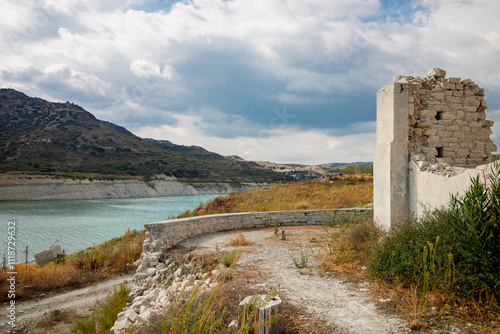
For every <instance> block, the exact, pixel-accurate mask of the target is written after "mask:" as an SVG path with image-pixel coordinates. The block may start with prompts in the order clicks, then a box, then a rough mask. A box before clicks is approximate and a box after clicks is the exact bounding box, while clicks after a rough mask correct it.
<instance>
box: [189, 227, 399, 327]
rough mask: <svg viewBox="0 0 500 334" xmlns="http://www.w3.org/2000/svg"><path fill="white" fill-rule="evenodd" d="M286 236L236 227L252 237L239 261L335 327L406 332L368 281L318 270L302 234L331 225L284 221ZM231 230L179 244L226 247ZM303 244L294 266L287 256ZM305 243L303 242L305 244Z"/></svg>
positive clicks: (319, 232) (322, 232)
mask: <svg viewBox="0 0 500 334" xmlns="http://www.w3.org/2000/svg"><path fill="white" fill-rule="evenodd" d="M285 229H286V230H287V234H288V235H289V237H288V238H287V239H288V240H287V241H278V240H273V238H270V237H272V235H273V230H272V229H261V230H251V231H242V233H243V234H244V236H245V238H246V239H247V240H250V241H252V242H254V243H255V244H254V245H253V246H245V247H242V248H243V255H242V257H241V259H240V261H239V265H238V266H237V268H239V267H242V268H244V267H251V268H252V269H255V268H256V267H258V269H259V270H262V271H264V272H266V273H267V274H268V276H267V277H268V278H267V280H266V281H265V282H264V283H261V284H259V285H260V286H265V287H266V288H269V289H277V288H278V287H279V288H280V289H281V292H282V293H284V294H286V296H287V298H288V300H289V301H290V302H292V303H294V304H297V305H303V306H305V307H306V309H307V310H308V311H309V312H311V313H313V314H315V315H316V316H317V317H318V318H320V319H324V320H326V321H327V322H328V324H330V325H331V326H332V328H335V331H336V332H340V333H356V334H358V333H359V334H371V333H374V334H375V333H376V334H381V333H404V332H409V329H408V328H407V325H408V323H407V322H406V321H404V320H402V319H399V318H398V317H396V316H389V315H387V314H384V313H383V312H382V311H381V310H379V309H378V308H377V307H376V306H375V304H374V303H373V301H371V299H372V297H371V296H370V295H369V293H368V291H369V283H368V282H358V283H350V282H347V281H346V280H345V279H342V278H340V277H332V276H331V275H323V276H320V275H319V274H318V273H317V270H315V268H317V265H316V263H315V262H314V259H313V258H312V256H311V255H312V253H313V252H315V251H317V250H318V248H317V245H314V244H311V243H310V242H309V243H308V240H316V239H315V238H320V237H325V236H326V235H328V234H331V233H332V230H331V229H328V230H327V229H325V228H321V227H286V228H285ZM235 235H236V233H234V232H233V233H217V234H211V235H205V236H202V237H200V238H197V239H192V240H188V241H186V242H184V243H183V246H185V247H198V248H206V249H210V250H214V249H215V248H218V249H229V248H232V247H227V246H224V245H226V244H227V243H228V242H229V240H230V239H231V237H233V236H235ZM299 241H300V242H301V244H302V245H304V249H305V251H306V252H307V253H308V254H309V255H308V259H309V263H308V269H306V270H304V269H302V270H299V269H297V268H296V267H295V266H294V264H293V261H292V259H291V258H292V256H294V257H295V258H298V256H299V255H300V254H299V250H298V243H299ZM306 245H307V246H306Z"/></svg>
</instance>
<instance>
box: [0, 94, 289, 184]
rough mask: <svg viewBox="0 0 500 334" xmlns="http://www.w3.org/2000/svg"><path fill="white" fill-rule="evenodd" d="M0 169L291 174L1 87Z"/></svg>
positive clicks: (199, 175) (226, 176) (271, 178)
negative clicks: (150, 136) (145, 134)
mask: <svg viewBox="0 0 500 334" xmlns="http://www.w3.org/2000/svg"><path fill="white" fill-rule="evenodd" d="M0 129H1V132H0V172H14V171H15V172H40V173H99V174H109V175H124V176H143V177H146V178H147V177H152V176H153V175H155V174H165V175H169V176H174V177H176V178H178V179H181V180H199V181H220V182H276V181H288V180H291V178H290V177H287V176H286V175H283V174H280V173H276V172H273V171H272V170H268V169H265V168H262V167H260V166H259V165H258V164H255V163H253V162H250V161H237V160H232V159H228V158H226V157H224V156H222V155H219V154H217V153H213V152H210V151H207V150H206V149H204V148H202V147H199V146H183V145H176V144H173V143H172V142H170V141H168V140H154V139H145V138H140V137H138V136H136V135H134V134H133V133H132V132H130V131H129V130H127V129H126V128H124V127H122V126H120V125H116V124H114V123H111V122H108V121H102V120H98V119H97V118H96V117H95V116H94V115H93V114H91V113H90V112H88V111H86V110H85V109H83V108H82V107H80V106H78V105H76V104H73V103H70V102H66V103H58V102H49V101H45V100H43V99H41V98H36V97H29V96H27V95H26V94H24V93H22V92H19V91H16V90H14V89H5V88H2V89H0Z"/></svg>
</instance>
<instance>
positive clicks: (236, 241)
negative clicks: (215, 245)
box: [227, 233, 253, 247]
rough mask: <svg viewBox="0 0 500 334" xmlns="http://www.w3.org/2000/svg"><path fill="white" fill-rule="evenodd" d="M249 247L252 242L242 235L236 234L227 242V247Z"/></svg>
mask: <svg viewBox="0 0 500 334" xmlns="http://www.w3.org/2000/svg"><path fill="white" fill-rule="evenodd" d="M251 245H253V242H251V241H249V240H247V238H245V236H244V235H243V233H238V234H237V235H235V236H234V237H232V238H231V240H229V242H228V243H227V246H233V247H237V246H251Z"/></svg>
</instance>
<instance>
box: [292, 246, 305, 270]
mask: <svg viewBox="0 0 500 334" xmlns="http://www.w3.org/2000/svg"><path fill="white" fill-rule="evenodd" d="M299 251H300V253H299V256H298V257H295V256H292V262H293V265H294V266H295V267H296V268H299V269H301V268H305V267H307V263H308V262H309V257H308V256H307V252H306V251H305V250H304V248H302V243H301V244H300V247H299Z"/></svg>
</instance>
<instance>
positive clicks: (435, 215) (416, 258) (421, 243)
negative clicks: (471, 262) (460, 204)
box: [369, 208, 476, 295]
mask: <svg viewBox="0 0 500 334" xmlns="http://www.w3.org/2000/svg"><path fill="white" fill-rule="evenodd" d="M436 239H439V246H438V247H437V249H435V254H434V257H433V262H434V266H435V272H434V274H433V277H434V278H433V280H434V285H435V286H436V287H439V286H441V287H445V286H447V283H446V282H448V280H447V277H448V276H449V274H448V272H447V270H448V268H449V254H452V256H453V260H454V263H455V266H456V277H455V284H456V285H455V289H456V290H457V293H458V294H463V295H470V294H472V293H473V292H474V289H475V288H474V287H475V282H476V276H475V273H474V271H473V270H472V269H471V267H470V266H468V265H467V264H466V263H465V262H464V260H465V254H464V251H463V249H462V246H461V245H460V242H459V240H458V237H457V234H456V233H455V230H454V228H453V213H452V211H451V210H450V209H445V208H441V209H437V210H435V211H433V212H429V213H427V214H426V215H425V216H424V217H423V218H422V219H421V220H420V221H415V220H411V221H408V222H404V223H401V224H400V225H399V226H398V227H396V228H395V229H394V230H393V231H391V232H390V234H389V236H387V237H386V238H384V239H383V240H382V241H381V242H380V243H379V244H378V245H377V246H375V248H374V251H373V256H372V258H371V261H370V264H369V268H370V271H371V273H372V274H373V275H374V276H375V277H379V278H381V279H383V280H385V281H388V282H392V283H398V284H402V285H404V286H406V287H410V286H411V285H416V286H418V287H420V288H423V285H424V263H423V252H424V247H426V246H428V245H429V243H431V244H434V243H435V242H436Z"/></svg>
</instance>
